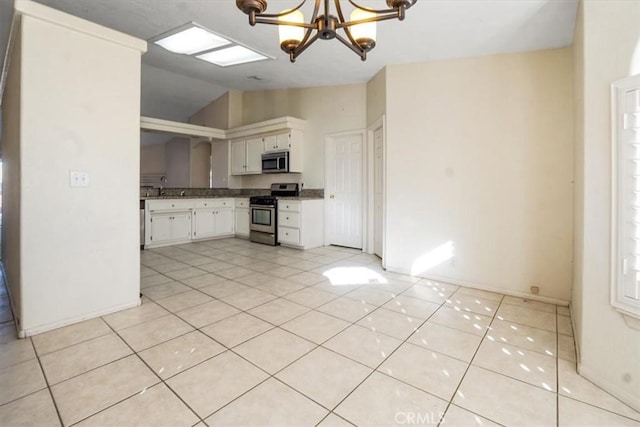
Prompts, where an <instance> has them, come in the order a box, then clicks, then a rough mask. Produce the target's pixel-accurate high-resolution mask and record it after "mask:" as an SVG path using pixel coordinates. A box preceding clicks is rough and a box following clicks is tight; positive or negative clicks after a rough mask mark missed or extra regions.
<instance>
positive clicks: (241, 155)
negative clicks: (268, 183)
mask: <svg viewBox="0 0 640 427" xmlns="http://www.w3.org/2000/svg"><path fill="white" fill-rule="evenodd" d="M230 151H231V175H249V174H259V173H262V152H263V150H262V138H260V137H258V138H250V139H246V140H236V141H231V150H230Z"/></svg>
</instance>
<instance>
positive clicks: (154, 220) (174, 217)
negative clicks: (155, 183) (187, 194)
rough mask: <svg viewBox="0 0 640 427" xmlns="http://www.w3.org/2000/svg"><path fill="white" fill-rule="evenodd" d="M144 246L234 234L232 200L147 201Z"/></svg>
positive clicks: (166, 244)
mask: <svg viewBox="0 0 640 427" xmlns="http://www.w3.org/2000/svg"><path fill="white" fill-rule="evenodd" d="M145 217H146V220H145V247H148V248H153V247H159V246H168V245H173V244H177V243H185V242H189V241H191V240H200V239H211V238H217V237H229V236H233V233H234V209H233V199H231V198H229V199H225V198H220V199H163V200H148V201H147V203H146V212H145Z"/></svg>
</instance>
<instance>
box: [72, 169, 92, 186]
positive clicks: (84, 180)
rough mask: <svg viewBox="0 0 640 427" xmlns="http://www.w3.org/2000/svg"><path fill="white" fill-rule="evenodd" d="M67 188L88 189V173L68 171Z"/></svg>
mask: <svg viewBox="0 0 640 427" xmlns="http://www.w3.org/2000/svg"><path fill="white" fill-rule="evenodd" d="M69 186H70V187H88V186H89V172H84V171H70V172H69Z"/></svg>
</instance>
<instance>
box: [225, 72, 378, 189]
mask: <svg viewBox="0 0 640 427" xmlns="http://www.w3.org/2000/svg"><path fill="white" fill-rule="evenodd" d="M366 90H367V87H366V84H354V85H344V86H325V87H313V88H303V89H287V90H271V91H254V92H244V93H243V97H242V112H243V114H242V124H250V123H255V122H260V121H263V120H269V119H273V118H276V117H282V116H293V117H297V118H300V119H305V120H307V127H306V129H305V132H304V144H303V150H304V151H303V152H304V155H303V170H304V172H303V173H302V174H270V175H248V176H244V177H242V178H241V180H239V182H237V183H235V185H236V186H237V187H242V188H268V187H269V185H270V184H271V183H273V182H301V183H304V188H324V141H325V136H326V135H329V134H332V133H338V132H344V131H350V130H357V129H364V128H365V126H366V123H365V122H366V105H367V102H366V96H367V91H366ZM232 185H233V183H232Z"/></svg>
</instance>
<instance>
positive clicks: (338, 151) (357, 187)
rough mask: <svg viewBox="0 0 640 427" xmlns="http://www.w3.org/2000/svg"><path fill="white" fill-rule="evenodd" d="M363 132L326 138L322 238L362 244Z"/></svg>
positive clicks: (353, 245) (348, 244)
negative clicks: (323, 226) (324, 225)
mask: <svg viewBox="0 0 640 427" xmlns="http://www.w3.org/2000/svg"><path fill="white" fill-rule="evenodd" d="M363 148H364V133H363V132H353V133H344V134H339V135H332V136H329V137H328V138H327V143H326V154H327V170H326V177H327V179H326V188H325V192H326V193H325V199H326V203H327V218H326V224H327V230H326V242H327V244H329V245H339V246H346V247H350V248H359V249H361V248H362V163H363Z"/></svg>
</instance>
